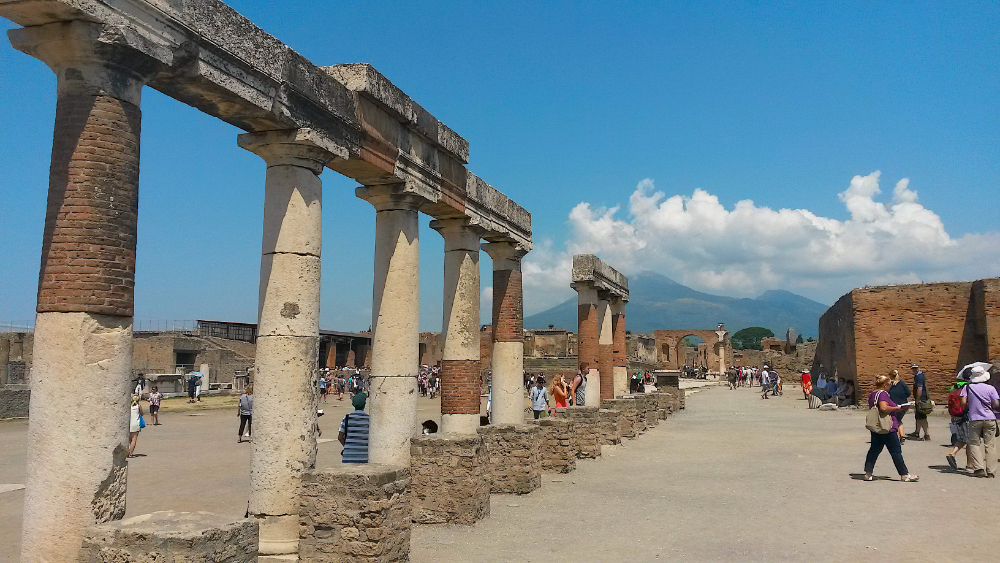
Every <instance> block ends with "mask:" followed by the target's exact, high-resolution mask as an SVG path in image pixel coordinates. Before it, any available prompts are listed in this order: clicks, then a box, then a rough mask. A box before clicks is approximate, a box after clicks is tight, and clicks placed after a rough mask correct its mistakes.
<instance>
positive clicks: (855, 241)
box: [524, 171, 1000, 311]
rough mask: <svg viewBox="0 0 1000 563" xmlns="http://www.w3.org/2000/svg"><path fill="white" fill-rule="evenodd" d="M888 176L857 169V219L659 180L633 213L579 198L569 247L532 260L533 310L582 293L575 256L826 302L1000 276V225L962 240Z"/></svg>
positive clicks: (846, 197) (847, 194)
mask: <svg viewBox="0 0 1000 563" xmlns="http://www.w3.org/2000/svg"><path fill="white" fill-rule="evenodd" d="M880 176H881V174H880V173H879V172H878V171H875V172H873V173H871V174H869V175H867V176H855V177H854V178H852V179H851V182H850V185H849V186H848V187H847V189H846V190H844V191H843V192H841V193H840V194H838V197H839V199H840V201H841V202H842V203H843V204H844V207H845V208H846V210H847V213H848V215H849V218H848V219H847V220H843V221H841V220H838V219H832V218H828V217H820V216H818V215H816V214H814V213H812V212H811V211H809V210H806V209H772V208H770V207H764V206H758V205H757V204H755V203H754V202H753V201H752V200H743V201H739V202H737V203H736V205H735V206H733V208H732V209H726V207H725V206H723V205H722V204H721V203H720V202H719V198H718V197H716V196H714V195H712V194H710V193H708V192H707V191H705V190H701V189H697V190H695V191H694V193H693V194H691V195H690V196H686V195H685V196H682V195H674V196H670V197H667V196H666V194H664V193H663V192H662V191H656V189H655V186H654V184H653V181H652V180H649V179H646V180H643V181H641V182H639V184H638V186H636V189H635V191H634V192H633V193H632V195H631V196H630V197H629V201H628V211H627V213H622V210H621V208H620V207H619V206H615V207H612V208H609V209H606V208H596V207H594V206H592V205H591V204H590V203H587V202H583V203H580V204H578V205H577V206H576V207H574V208H573V210H572V211H571V212H570V214H569V220H568V222H569V226H570V236H569V239H568V240H567V241H566V243H565V246H564V248H562V249H556V248H555V245H554V244H552V243H551V242H550V241H543V242H542V243H541V244H539V245H538V248H537V249H536V250H535V251H534V252H532V253H531V254H529V255H528V257H527V258H526V259H525V264H524V283H525V289H526V291H525V294H526V303H525V307H526V308H527V309H529V310H534V311H537V310H541V309H544V308H545V307H547V306H551V305H553V304H555V303H556V302H558V300H560V299H565V298H568V297H569V296H571V295H572V293H571V291H570V290H569V289H568V286H569V264H570V262H571V257H572V255H573V254H576V253H594V254H597V255H598V256H601V257H603V258H605V259H607V260H608V261H609V262H611V263H612V264H614V265H615V266H616V267H617V268H618V269H620V270H622V271H623V272H626V273H635V272H638V271H641V270H652V271H655V272H659V273H662V274H665V275H667V276H670V277H671V278H673V279H675V280H677V281H679V282H680V283H683V284H685V285H690V286H692V287H695V288H698V289H702V290H705V291H712V292H718V293H723V294H727V295H737V296H755V295H758V294H759V293H761V292H762V291H764V290H767V289H777V288H782V289H788V290H790V291H795V292H798V293H802V294H804V295H807V296H810V297H813V298H815V299H820V300H824V301H827V302H832V301H833V300H834V299H836V297H837V296H839V295H841V294H843V293H846V292H847V291H848V290H850V289H851V288H852V287H858V286H862V285H874V284H889V283H915V282H919V281H939V280H953V279H974V278H978V277H984V276H990V275H997V273H998V271H997V270H998V267H997V264H998V262H1000V260H998V258H1000V233H997V232H985V233H976V234H967V235H964V236H962V237H958V238H953V237H951V236H950V235H949V234H948V232H947V230H946V229H945V227H944V223H943V222H942V221H941V218H940V217H939V216H938V215H937V214H936V213H934V212H933V211H931V210H930V209H927V208H926V207H924V206H923V205H922V204H920V203H919V202H918V198H917V192H916V191H913V190H911V189H910V188H909V180H908V179H906V178H904V179H902V180H899V181H898V182H897V183H896V185H895V187H894V188H893V191H892V200H891V203H884V202H882V201H879V196H880V194H881V189H880V187H879V180H880ZM623 215H624V216H623ZM530 291H536V292H537V295H535V296H534V299H529V297H528V296H531V295H532V293H529V292H530Z"/></svg>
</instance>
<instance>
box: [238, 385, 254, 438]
mask: <svg viewBox="0 0 1000 563" xmlns="http://www.w3.org/2000/svg"><path fill="white" fill-rule="evenodd" d="M237 413H238V414H239V417H240V432H239V438H240V439H239V440H238V441H237V442H236V443H237V444H242V443H243V438H247V439H248V441H250V442H252V441H253V383H251V384H250V385H247V387H246V389H244V390H243V394H242V395H240V406H239V409H238V410H237ZM244 429H245V430H246V434H244V433H243V430H244Z"/></svg>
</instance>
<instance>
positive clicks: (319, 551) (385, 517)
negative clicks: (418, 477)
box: [299, 464, 412, 563]
mask: <svg viewBox="0 0 1000 563" xmlns="http://www.w3.org/2000/svg"><path fill="white" fill-rule="evenodd" d="M299 498H300V500H301V504H300V506H299V561H300V562H301V563H341V562H351V563H376V562H377V563H393V562H397V561H409V558H410V530H411V528H412V523H411V515H412V505H411V501H410V470H409V469H408V468H405V467H400V466H388V465H378V464H342V465H340V466H336V467H330V468H327V469H323V470H319V471H310V472H308V473H306V474H305V475H303V477H302V484H301V485H300V487H299Z"/></svg>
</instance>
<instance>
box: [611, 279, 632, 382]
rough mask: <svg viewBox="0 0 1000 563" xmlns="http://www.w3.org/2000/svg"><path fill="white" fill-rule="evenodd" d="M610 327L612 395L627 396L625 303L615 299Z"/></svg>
mask: <svg viewBox="0 0 1000 563" xmlns="http://www.w3.org/2000/svg"><path fill="white" fill-rule="evenodd" d="M611 327H612V332H613V334H614V338H613V343H612V351H611V366H612V367H611V370H612V372H613V378H614V395H615V398H617V397H624V396H625V395H628V346H627V343H626V341H625V301H624V300H623V299H622V298H620V297H616V298H614V299H612V301H611Z"/></svg>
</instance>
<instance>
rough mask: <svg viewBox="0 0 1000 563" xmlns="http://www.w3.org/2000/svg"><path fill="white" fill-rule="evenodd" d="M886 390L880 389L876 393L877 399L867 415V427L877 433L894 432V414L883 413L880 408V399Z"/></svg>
mask: <svg viewBox="0 0 1000 563" xmlns="http://www.w3.org/2000/svg"><path fill="white" fill-rule="evenodd" d="M882 393H885V391H879V392H878V393H876V394H875V401H874V404H873V405H872V408H870V409H868V415H867V416H866V417H865V428H867V429H868V430H870V431H872V432H874V433H876V434H888V433H889V432H892V416H891V415H889V414H882V410H881V409H879V408H878V399H879V397H881V396H882Z"/></svg>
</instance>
